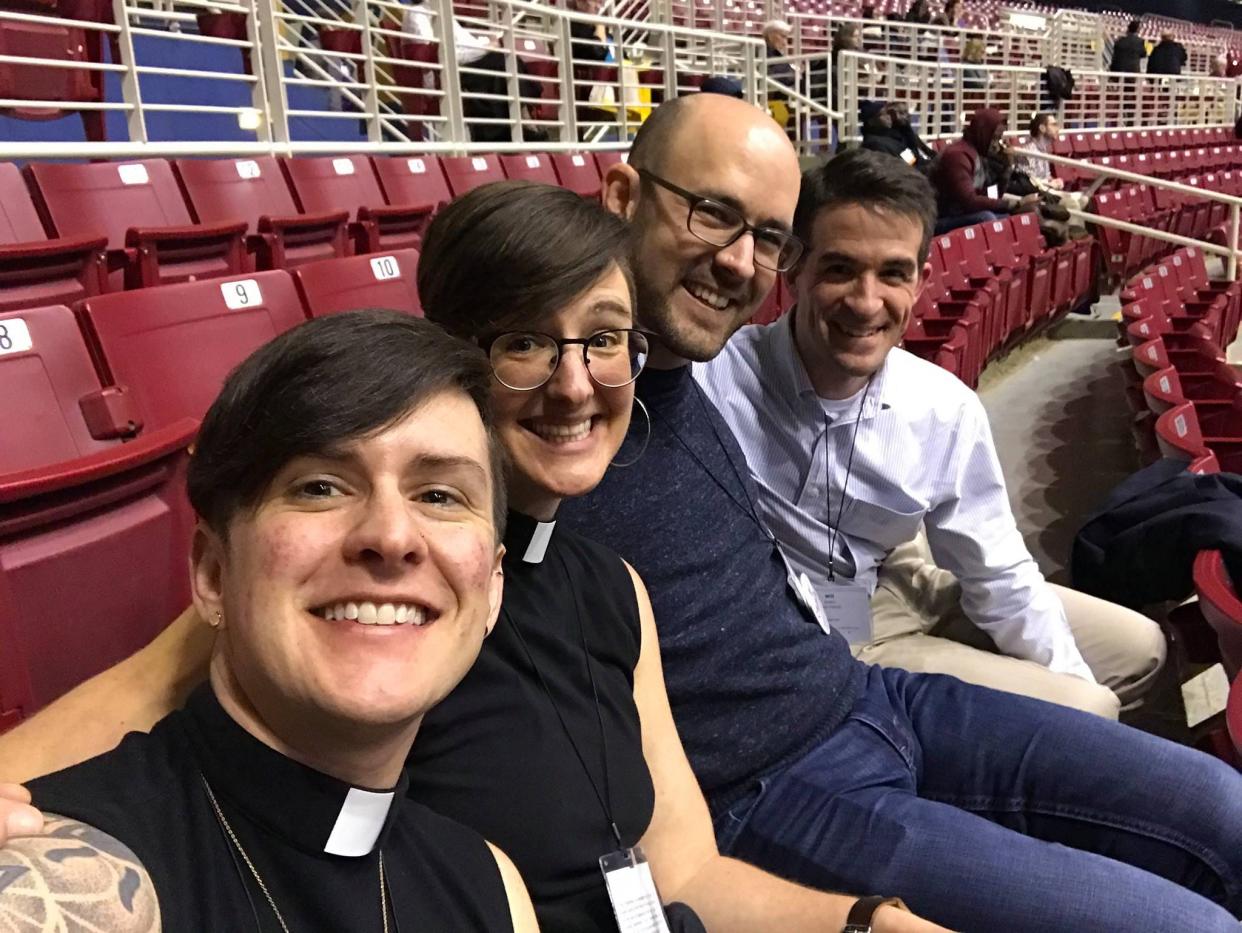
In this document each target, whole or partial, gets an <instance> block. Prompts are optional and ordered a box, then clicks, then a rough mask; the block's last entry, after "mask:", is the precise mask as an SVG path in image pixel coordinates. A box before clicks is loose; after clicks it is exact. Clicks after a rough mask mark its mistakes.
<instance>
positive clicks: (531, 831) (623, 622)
mask: <svg viewBox="0 0 1242 933" xmlns="http://www.w3.org/2000/svg"><path fill="white" fill-rule="evenodd" d="M551 530H552V529H549V528H548V527H547V526H546V525H545V526H543V529H542V530H539V523H537V522H535V521H534V520H533V519H531V518H529V517H527V516H525V515H519V514H516V513H511V514H510V515H509V524H508V531H507V532H506V534H505V548H506V553H505V558H504V571H505V590H504V601H503V609H502V610H501V616H500V620H499V621H498V622H497V624H496V628H495V629H494V630H493V632H492V634H491V635H490V636H489V637H488V638H487V640H486V641H485V642H484V643H483V651H482V653H481V655H480V656H479V660H478V661H477V662H476V663H475V665H474V667H472V668H471V669H470V672H469V673H468V674H467V675H466V678H465V679H464V680H463V681H462V683H461V685H460V686H459V687H457V689H456V690H454V691H453V692H452V693H451V694H450V695H449V696H448V698H447V699H445V700H444V701H443V702H441V703H440V705H439V706H437V707H436V708H435V709H433V710H432V711H431V712H430V713H429V714H428V715H427V717H426V719H425V720H424V721H423V725H422V728H421V729H420V730H419V733H418V737H417V738H416V739H415V740H414V748H413V751H412V752H411V755H410V761H409V768H408V769H407V770H408V772H409V775H410V793H411V794H412V795H413V796H414V797H415V798H416V799H417V800H420V801H422V802H424V803H426V804H427V805H428V806H429V807H432V808H433V809H435V810H436V811H438V812H440V813H445V814H448V815H451V816H452V817H453V818H454V819H457V820H460V821H461V822H463V823H465V824H467V825H468V826H471V827H473V828H474V829H476V830H478V831H479V832H480V833H482V834H483V835H484V836H485V837H486V838H487V839H489V840H491V841H492V842H493V843H495V844H496V845H498V846H500V848H502V849H504V850H505V852H506V853H508V855H509V856H510V857H511V858H512V859H513V861H514V863H515V864H516V865H517V867H518V869H519V870H520V871H521V872H522V875H523V877H524V878H525V880H526V886H527V888H528V890H529V891H530V893H531V897H532V899H533V900H534V903H535V910H536V913H537V914H538V917H539V923H540V928H541V929H542V930H543V933H561V931H563V933H570V931H572V933H591V931H613V933H615V931H616V921H615V920H614V919H613V915H612V908H611V905H610V904H609V901H608V895H607V891H606V889H605V887H604V881H603V876H602V875H601V874H600V869H599V857H600V856H601V855H604V854H606V853H608V852H612V851H613V850H615V849H616V848H617V842H616V840H615V839H614V838H613V835H612V832H611V830H610V829H609V826H608V818H607V817H606V816H605V812H604V808H603V807H602V806H601V803H600V800H599V799H598V798H597V797H596V790H595V789H598V791H599V794H600V795H601V796H603V797H604V798H605V799H606V800H607V801H609V802H610V804H611V810H612V816H613V818H614V819H615V820H616V822H617V826H618V828H619V830H620V832H621V838H622V842H623V843H624V844H625V845H626V846H632V845H635V844H636V843H637V842H638V841H639V839H640V838H641V837H642V835H643V833H644V832H645V831H646V829H647V825H648V824H649V823H650V822H651V814H652V810H653V807H654V803H655V797H654V791H653V789H652V784H651V776H650V774H649V773H648V771H647V765H646V761H645V760H644V758H643V750H642V736H641V731H640V729H639V721H638V710H637V709H636V708H635V706H634V666H635V665H636V664H637V663H638V654H639V648H640V645H641V635H640V629H639V621H638V604H637V601H636V598H635V595H634V583H633V580H632V579H631V577H630V575H629V572H628V571H627V570H626V568H625V565H624V564H623V563H622V561H621V559H620V558H619V557H617V556H616V555H615V554H613V553H612V552H611V551H609V550H608V549H607V548H605V547H602V546H600V545H598V544H595V543H594V542H592V541H588V540H587V539H585V538H582V537H580V536H578V535H576V534H574V533H572V532H571V531H570V530H569V529H567V528H562V527H559V526H557V527H555V530H554V533H552V534H551V536H550V539H549V538H547V537H546V532H548V531H551ZM532 540H534V543H535V547H534V548H533V549H532V548H531V544H532ZM543 540H546V552H544V553H542V555H541V559H539V560H534V558H538V557H540V555H539V554H538V553H536V552H538V551H540V550H541V548H540V547H539V544H540V542H541V541H543ZM528 557H529V558H532V559H531V560H528V559H527V558H528ZM584 637H585V640H586V645H587V650H588V651H589V652H590V657H591V672H592V673H593V674H594V680H595V691H596V693H597V694H598V696H599V714H598V715H597V713H596V707H595V702H594V700H593V698H592V687H591V678H590V676H589V675H588V671H587V666H586V658H585V656H584V654H583V649H582V643H583V638H584ZM527 649H529V654H528V652H527ZM532 660H533V662H534V664H533V666H532ZM536 668H537V670H536ZM540 674H542V676H543V682H541V680H540V676H539V675H540ZM544 682H546V684H547V690H546V691H545V688H544ZM549 691H550V693H551V695H552V697H553V698H554V699H555V705H553V703H552V702H551V701H550V700H549V696H548V692H549ZM558 710H559V711H560V715H561V716H563V717H564V720H565V726H567V727H568V729H569V731H570V732H571V733H572V735H573V740H574V742H575V743H576V744H577V747H578V750H579V751H580V752H581V754H582V759H581V760H579V758H578V756H577V754H576V753H575V751H574V746H573V745H572V744H571V743H570V742H569V740H568V739H567V737H566V735H565V726H562V724H561V721H560V719H558V716H557V711H558ZM601 720H602V722H603V735H602V736H601V732H600V722H601ZM605 748H606V749H607V760H608V767H607V770H606V772H605V768H604V764H603V762H604V755H605ZM584 765H585V770H584ZM588 771H589V773H590V778H589V779H588V776H587V772H588ZM605 773H606V775H607V777H605ZM592 782H594V788H595V789H593V788H592Z"/></svg>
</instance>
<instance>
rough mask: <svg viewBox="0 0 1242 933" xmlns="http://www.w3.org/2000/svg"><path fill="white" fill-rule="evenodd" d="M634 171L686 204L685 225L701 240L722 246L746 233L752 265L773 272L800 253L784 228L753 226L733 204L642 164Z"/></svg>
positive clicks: (781, 269)
mask: <svg viewBox="0 0 1242 933" xmlns="http://www.w3.org/2000/svg"><path fill="white" fill-rule="evenodd" d="M638 174H639V176H640V177H642V178H645V179H646V180H647V181H650V182H652V183H653V184H656V185H659V186H660V187H661V188H664V189H665V190H667V191H671V192H673V194H675V195H677V196H678V197H679V198H681V199H682V200H683V201H685V202H686V204H687V205H689V207H690V213H689V215H688V216H687V217H686V229H688V230H689V231H690V232H691V233H693V234H694V235H695V236H696V237H698V238H699V239H700V240H702V241H703V242H704V243H710V244H711V245H712V246H718V247H720V248H721V249H724V248H725V247H726V246H732V245H733V244H734V243H736V242H737V241H738V240H740V239H741V238H742V237H743V236H744V235H745V234H747V233H749V234H750V235H751V236H752V237H753V238H754V241H755V254H754V256H755V265H757V266H762V267H763V268H765V269H770V270H772V271H773V272H787V271H789V270H790V269H792V268H793V267H794V264H795V263H797V261H798V259H799V257H800V256H801V255H802V250H803V243H802V241H801V240H799V239H798V238H797V237H796V236H794V235H793V234H792V233H789V232H788V231H786V230H781V229H779V228H777V227H764V226H755V225H754V224H752V223H749V222H748V221H747V220H746V218H745V217H744V216H743V215H742V212H741V211H739V210H738V209H737V208H735V207H731V206H729V205H728V204H723V203H721V202H720V201H717V200H715V199H713V198H705V197H703V196H702V195H700V194H695V193H694V192H693V191H687V190H686V189H685V188H681V187H678V186H677V185H675V184H673V183H672V182H671V181H669V180H668V179H667V178H661V177H660V176H659V175H656V174H655V173H654V172H649V171H647V170H646V169H645V168H644V169H639V170H638Z"/></svg>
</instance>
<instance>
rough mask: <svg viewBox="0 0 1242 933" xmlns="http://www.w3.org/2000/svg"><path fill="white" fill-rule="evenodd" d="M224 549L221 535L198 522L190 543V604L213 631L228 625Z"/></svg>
mask: <svg viewBox="0 0 1242 933" xmlns="http://www.w3.org/2000/svg"><path fill="white" fill-rule="evenodd" d="M225 550H226V547H225V544H224V542H223V541H222V540H220V536H219V535H217V534H216V533H215V532H214V531H212V530H211V529H210V528H208V527H207V526H206V525H205V524H204V523H203V522H199V523H198V526H197V527H196V528H195V529H194V539H193V541H192V542H191V544H190V589H191V601H192V602H193V603H194V608H195V610H196V611H197V612H198V614H199V616H200V617H201V618H202V619H203V620H204V621H205V622H207V623H208V624H209V625H211V626H212V628H223V627H224V626H225V625H227V620H226V619H225V617H224V565H225Z"/></svg>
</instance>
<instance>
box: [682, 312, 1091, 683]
mask: <svg viewBox="0 0 1242 933" xmlns="http://www.w3.org/2000/svg"><path fill="white" fill-rule="evenodd" d="M793 316H794V315H793V313H790V314H786V315H785V316H784V317H782V318H781V319H779V320H778V321H777V322H776V323H774V324H771V325H768V326H766V327H757V326H753V325H752V326H748V327H744V328H742V329H741V330H740V331H738V333H737V334H736V335H735V336H734V338H733V339H732V340H731V341H730V342H729V343H728V345H727V346H726V347H725V349H724V351H723V352H722V353H721V354H720V356H718V357H717V358H716V359H715V360H713V361H712V362H711V363H708V364H706V365H698V366H695V367H694V374H695V378H696V379H698V380H699V383H700V384H701V385H702V386H703V389H704V390H705V391H706V392H707V394H708V396H709V397H710V398H711V399H712V401H713V402H715V404H716V407H717V408H719V409H720V414H721V415H722V416H723V417H724V419H725V421H726V422H728V424H729V427H730V428H732V429H733V433H734V434H735V435H736V436H737V439H738V442H739V443H740V444H741V446H742V450H743V451H744V452H745V454H746V459H747V463H748V464H749V466H750V470H751V472H752V473H753V474H754V477H755V481H756V483H757V485H758V488H759V501H758V502H757V503H756V507H757V508H758V510H759V512H760V515H761V517H762V518H763V519H764V521H765V522H766V523H767V524H768V526H769V528H771V530H772V532H773V533H774V534H775V535H776V537H777V540H778V541H779V542H780V544H781V548H782V550H783V551H784V552H785V555H786V558H787V559H788V560H789V562H790V563H791V564H792V565H793V567H794V569H795V570H798V571H801V572H805V573H806V574H807V576H808V577H809V578H810V579H811V582H812V583H813V584H815V587H816V589H817V590H820V589H822V587H823V586H824V585H825V583H826V581H827V579H828V549H829V541H830V531H831V527H838V526H837V523H838V521H839V523H840V524H839V528H838V532H837V535H836V539H835V553H834V555H833V565H834V573H835V574H836V575H837V576H838V577H841V576H844V577H846V578H853V580H854V581H855V583H856V584H859V585H862V586H865V587H866V588H867V590H868V592H874V591H875V586H876V574H877V571H878V568H879V565H880V563H881V562H882V561H883V560H884V558H885V557H886V556H887V555H888V554H889V552H890V551H892V549H893V548H895V547H896V546H897V545H899V544H902V543H904V542H906V541H909V540H910V539H912V538H913V537H914V536H915V535H916V533H917V532H918V529H919V526H920V524H923V525H925V526H926V528H927V538H928V543H929V544H930V545H931V551H932V556H933V557H934V558H935V561H936V564H937V565H938V566H940V567H943V568H944V569H945V570H948V571H950V572H952V573H953V575H954V576H956V577H957V579H958V581H959V582H960V583H961V587H962V608H963V610H964V611H965V613H966V615H967V617H968V618H970V619H971V621H973V622H974V623H975V624H976V625H978V626H979V628H980V629H982V630H984V631H986V632H987V633H988V634H989V635H990V636H991V637H992V640H993V641H995V642H996V644H997V646H998V647H999V648H1000V650H1001V651H1003V652H1004V653H1005V654H1007V655H1010V656H1012V657H1017V658H1026V659H1028V660H1031V661H1035V662H1037V663H1039V664H1042V665H1044V666H1045V667H1047V668H1049V669H1050V670H1053V671H1058V672H1064V673H1071V674H1076V675H1078V676H1080V677H1083V678H1085V679H1088V680H1092V681H1094V678H1093V677H1092V675H1091V670H1090V668H1088V667H1087V664H1086V662H1085V661H1083V658H1082V655H1081V654H1080V653H1079V651H1078V646H1077V645H1076V644H1075V642H1074V636H1073V633H1072V632H1071V631H1070V628H1069V625H1068V623H1067V622H1066V619H1065V609H1064V607H1063V606H1062V605H1061V601H1060V600H1059V599H1058V598H1057V596H1056V594H1055V593H1053V591H1052V589H1051V588H1050V587H1049V586H1048V584H1047V582H1046V581H1045V580H1044V578H1043V575H1042V574H1041V573H1040V572H1039V568H1038V566H1037V565H1036V564H1035V560H1034V559H1033V558H1032V557H1031V554H1030V552H1029V551H1028V550H1027V548H1026V544H1025V542H1024V541H1023V540H1022V535H1021V534H1020V533H1019V531H1018V528H1017V524H1016V523H1015V521H1014V517H1013V512H1012V511H1011V510H1010V508H1009V498H1008V495H1007V494H1006V492H1005V480H1004V477H1003V476H1002V475H1001V469H1000V462H999V460H998V459H997V456H996V448H995V447H994V445H993V443H992V433H991V429H990V428H989V426H988V419H987V414H986V413H985V412H984V410H983V405H982V404H981V403H980V401H979V398H978V396H976V395H975V393H974V392H972V391H971V390H970V389H969V388H967V387H966V386H965V385H964V384H963V383H962V382H960V381H959V380H958V379H957V378H956V377H955V376H953V375H952V374H950V373H948V372H946V371H945V370H943V369H940V368H939V367H937V366H935V365H933V364H931V363H929V362H927V361H925V360H921V359H919V358H918V357H916V356H914V355H912V354H910V353H907V352H906V351H905V350H901V349H893V350H891V351H890V352H889V355H888V357H887V359H886V360H885V362H884V365H883V366H882V367H881V368H880V370H879V372H878V373H876V375H875V378H874V380H873V382H872V385H871V387H870V390H869V391H868V392H866V393H865V395H861V396H860V398H859V399H858V401H856V402H855V403H854V404H853V405H851V406H850V407H849V409H848V410H847V411H846V412H845V413H844V414H835V415H834V414H833V413H832V408H833V406H831V405H829V406H825V405H823V404H822V403H821V400H820V399H819V397H818V396H817V395H816V394H815V389H814V387H813V386H812V385H811V381H810V379H809V378H808V377H807V374H806V370H805V368H804V367H803V365H802V360H801V357H799V355H798V353H797V350H796V349H795V347H794V341H793V329H792V321H793ZM860 404H861V407H862V411H861V422H859V405H860ZM837 407H838V408H839V406H837ZM856 426H857V446H856V449H855V450H854V456H853V465H852V468H851V469H850V471H849V487H848V495H847V498H846V504H845V509H844V513H843V514H842V513H841V512H840V511H839V510H840V509H841V501H842V486H843V484H844V482H845V476H846V464H847V462H848V461H849V459H850V447H851V442H852V441H853V439H854V437H855V427H856ZM829 508H831V522H830V521H829V514H830V513H829Z"/></svg>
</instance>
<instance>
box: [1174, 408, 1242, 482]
mask: <svg viewBox="0 0 1242 933" xmlns="http://www.w3.org/2000/svg"><path fill="white" fill-rule="evenodd" d="M1156 442H1157V443H1158V444H1159V445H1160V452H1161V454H1162V455H1163V456H1165V457H1171V458H1173V459H1175V460H1192V461H1193V460H1197V459H1198V458H1199V457H1201V456H1202V455H1203V454H1204V453H1207V452H1209V451H1210V452H1211V453H1213V454H1215V455H1216V462H1217V463H1218V464H1220V468H1221V469H1222V470H1223V471H1225V472H1226V473H1240V472H1242V408H1239V407H1236V406H1230V407H1229V408H1228V409H1225V410H1223V411H1214V412H1211V413H1207V414H1205V415H1204V416H1203V418H1202V419H1200V417H1199V415H1198V414H1197V413H1196V411H1195V407H1194V405H1193V404H1191V403H1190V402H1184V403H1182V404H1181V405H1175V406H1173V407H1172V408H1170V409H1169V410H1168V411H1166V412H1165V413H1164V414H1162V415H1161V416H1160V417H1159V418H1157V419H1156Z"/></svg>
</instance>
